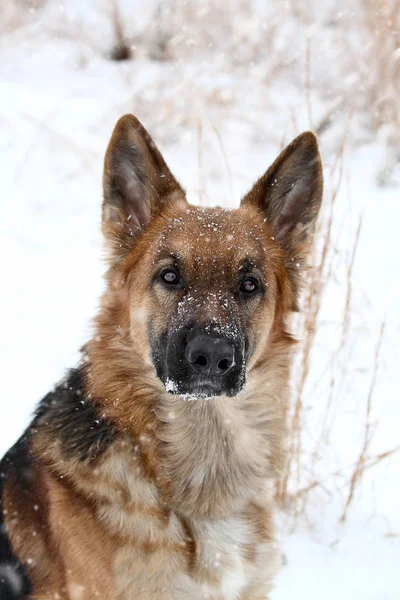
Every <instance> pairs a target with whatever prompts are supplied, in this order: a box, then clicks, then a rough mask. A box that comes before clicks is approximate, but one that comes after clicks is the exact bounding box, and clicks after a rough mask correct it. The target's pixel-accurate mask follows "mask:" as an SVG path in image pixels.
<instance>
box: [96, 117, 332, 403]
mask: <svg viewBox="0 0 400 600" xmlns="http://www.w3.org/2000/svg"><path fill="white" fill-rule="evenodd" d="M321 196H322V169H321V161H320V157H319V152H318V146H317V141H316V139H315V137H314V135H313V134H312V133H303V134H302V135H300V136H299V137H297V138H296V139H295V140H294V141H293V142H292V143H291V144H290V145H289V146H288V147H287V148H286V149H285V150H284V151H283V152H282V153H281V154H280V156H279V157H278V158H277V159H276V161H275V162H274V163H273V165H272V166H271V167H270V168H269V169H268V171H267V172H266V173H265V175H264V176H263V177H261V178H260V179H259V181H258V182H257V183H256V184H255V185H254V187H253V188H252V190H251V191H250V192H249V193H248V194H247V195H246V196H245V197H244V198H243V200H242V202H241V205H240V208H239V209H237V210H224V209H220V208H199V207H195V206H192V205H189V204H188V203H187V201H186V197H185V193H184V191H183V189H182V188H181V186H180V185H179V183H178V182H177V181H176V179H175V178H174V177H173V175H172V174H171V172H170V170H169V168H168V167H167V165H166V163H165V161H164V159H163V158H162V156H161V154H160V152H159V150H158V149H157V147H156V146H155V144H154V142H153V140H152V139H151V137H150V136H149V134H148V133H147V131H146V130H145V129H144V128H143V126H142V125H141V124H140V123H139V122H138V121H137V119H136V118H134V117H133V116H131V115H127V116H125V117H122V118H121V119H120V120H119V122H118V123H117V125H116V127H115V130H114V133H113V135H112V138H111V141H110V144H109V147H108V150H107V153H106V158H105V170H104V203H103V232H104V235H105V237H106V240H107V242H108V246H109V250H110V260H111V269H110V275H109V292H108V298H110V294H112V295H115V294H117V295H118V294H119V295H120V297H121V298H122V301H121V302H120V304H119V312H118V314H117V311H115V314H114V316H113V317H112V318H115V323H114V325H115V329H116V331H117V330H118V332H119V335H123V336H124V339H125V341H127V343H128V346H129V347H130V348H131V350H132V361H133V360H135V359H137V356H138V354H140V355H141V357H142V359H143V360H144V361H145V362H146V363H147V364H152V365H153V366H154V370H155V373H156V374H157V376H158V378H159V379H160V380H161V381H162V382H163V384H164V386H165V388H166V390H167V391H168V392H171V393H174V394H181V395H191V396H194V397H197V398H198V397H208V396H218V395H221V394H224V395H228V396H235V395H236V394H237V393H238V392H239V391H240V390H241V389H242V388H243V386H244V385H245V381H246V374H247V373H248V372H249V371H251V370H252V369H253V368H254V366H255V365H257V363H258V362H259V361H260V360H261V359H262V358H263V357H265V356H266V353H268V346H269V344H270V343H272V341H273V339H274V337H275V338H276V336H279V335H280V336H282V335H284V320H283V319H284V316H285V314H286V313H287V312H288V311H290V310H293V309H295V308H296V301H297V295H298V290H299V282H300V278H301V277H300V274H301V271H302V269H303V268H304V266H305V259H306V255H307V253H308V250H309V248H310V243H311V240H312V234H313V231H314V225H315V220H316V217H317V214H318V211H319V207H320V203H321ZM106 302H107V295H106Z"/></svg>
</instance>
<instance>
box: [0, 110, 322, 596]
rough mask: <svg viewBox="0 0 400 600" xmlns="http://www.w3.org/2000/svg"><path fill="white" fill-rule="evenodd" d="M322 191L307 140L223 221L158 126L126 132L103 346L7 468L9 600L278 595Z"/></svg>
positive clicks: (106, 211)
mask: <svg viewBox="0 0 400 600" xmlns="http://www.w3.org/2000/svg"><path fill="white" fill-rule="evenodd" d="M321 197H322V168H321V161H320V156H319V151H318V145H317V141H316V138H315V136H314V135H313V134H312V133H308V132H306V133H303V134H302V135H300V136H299V137H297V138H296V139H295V140H294V141H293V142H292V143H291V144H290V145H289V146H288V147H287V148H286V149H285V150H284V151H283V152H282V153H281V154H280V156H279V157H278V158H277V159H276V161H275V162H274V163H273V165H272V166H271V167H270V168H269V170H268V171H267V172H266V173H265V175H264V176H263V177H261V178H260V179H259V180H258V181H257V183H256V184H255V185H254V187H253V188H252V190H251V191H250V192H249V193H248V194H247V195H246V196H245V197H244V198H243V199H242V201H241V205H240V208H238V209H236V210H225V209H222V208H204V207H196V206H192V205H190V204H188V202H187V200H186V197H185V192H184V190H183V189H182V187H181V186H180V185H179V183H178V182H177V180H176V179H175V178H174V177H173V175H172V174H171V172H170V170H169V168H168V167H167V165H166V163H165V162H164V159H163V157H162V156H161V154H160V152H159V150H158V149H157V147H156V146H155V144H154V142H153V140H152V139H151V137H150V135H149V134H148V133H147V131H146V130H145V129H144V127H143V126H142V125H141V124H140V123H139V121H138V120H137V119H136V118H135V117H133V116H131V115H126V116H124V117H122V118H121V119H120V120H119V122H118V123H117V125H116V127H115V129H114V132H113V135H112V137H111V141H110V144H109V146H108V150H107V153H106V157H105V167H104V202H103V212H102V229H103V233H104V236H105V240H106V244H107V247H108V251H109V252H108V260H109V270H108V272H107V275H106V279H107V288H106V291H105V293H104V295H103V297H102V302H101V308H100V311H99V314H98V316H97V318H96V320H95V332H94V336H93V338H92V339H91V340H90V341H89V342H88V343H87V345H86V346H85V347H84V349H83V351H82V361H81V364H80V365H79V366H78V367H77V368H76V369H73V370H72V371H70V372H69V374H68V375H67V377H66V378H65V380H64V381H62V382H61V383H59V384H58V385H57V387H56V388H55V389H54V390H53V391H52V392H50V393H49V394H48V395H47V396H46V397H45V398H44V399H43V400H42V401H41V403H40V405H39V407H38V409H37V411H36V414H35V416H34V418H33V421H32V423H31V425H30V426H29V427H28V429H27V431H26V432H25V433H24V435H23V436H22V438H21V439H20V440H19V441H18V442H17V443H16V445H15V446H14V447H13V448H12V449H11V450H10V451H9V452H8V454H7V455H6V456H5V457H4V458H3V461H2V462H1V467H0V474H1V493H0V497H1V504H2V507H1V508H2V510H1V511H0V514H1V515H2V523H1V525H2V528H1V534H0V598H1V600H12V599H13V600H16V599H22V598H29V599H35V600H55V599H63V600H95V599H96V598H100V599H101V600H148V599H153V600H203V599H206V598H208V599H210V600H260V599H261V598H266V597H267V595H268V593H269V591H270V589H271V585H272V581H273V579H274V575H275V573H276V571H277V568H278V566H279V563H280V553H279V551H278V548H277V545H276V542H275V537H274V528H273V523H272V509H273V487H274V486H273V481H274V479H276V478H277V477H279V474H280V472H281V468H282V464H283V461H284V459H285V442H284V433H285V413H286V409H287V401H288V388H289V383H288V382H289V375H290V363H291V355H292V354H293V352H292V349H293V347H294V344H293V338H292V337H291V335H290V334H289V333H288V332H287V320H288V317H289V315H290V314H291V312H292V311H294V310H296V309H297V306H298V295H299V288H300V285H301V279H302V274H303V272H304V271H305V268H306V258H307V254H308V252H309V249H310V245H311V241H312V236H313V232H314V229H315V227H314V225H315V220H316V217H317V214H318V211H319V208H320V204H321Z"/></svg>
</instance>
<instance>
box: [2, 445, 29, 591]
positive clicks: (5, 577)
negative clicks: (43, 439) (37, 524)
mask: <svg viewBox="0 0 400 600" xmlns="http://www.w3.org/2000/svg"><path fill="white" fill-rule="evenodd" d="M14 474H15V475H16V476H17V480H18V481H19V483H20V484H21V485H23V486H25V487H26V484H27V483H28V482H27V479H28V480H29V458H28V447H27V437H26V436H25V435H24V436H23V437H22V438H21V439H20V440H19V441H18V442H17V443H16V444H15V446H13V447H12V448H11V450H9V451H8V452H7V454H6V455H5V456H4V458H3V459H2V461H1V462H0V599H1V600H23V599H26V598H28V594H29V593H30V591H31V589H30V588H31V586H30V582H29V579H28V576H27V574H26V571H25V569H24V567H23V565H22V564H21V563H20V561H19V560H18V559H17V557H16V556H15V555H14V553H13V550H12V547H11V542H10V539H9V537H8V535H7V531H6V528H5V524H4V515H3V493H4V489H5V485H6V482H7V479H8V477H9V476H10V475H14Z"/></svg>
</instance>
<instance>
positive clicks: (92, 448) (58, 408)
mask: <svg viewBox="0 0 400 600" xmlns="http://www.w3.org/2000/svg"><path fill="white" fill-rule="evenodd" d="M38 429H40V430H45V431H46V437H47V438H49V437H50V438H52V439H53V440H56V439H57V440H58V441H59V444H60V448H61V452H62V455H63V458H64V459H66V460H70V459H78V460H80V461H83V460H88V459H89V460H90V459H92V458H95V457H97V456H98V455H99V454H101V453H102V452H104V451H105V450H106V449H107V448H108V447H109V445H110V444H111V443H112V442H113V440H114V434H113V428H112V426H111V424H110V423H109V421H107V420H106V419H105V418H104V416H101V415H99V414H98V412H97V410H96V406H95V404H94V402H93V401H92V399H91V397H90V395H88V394H87V393H86V384H85V371H84V368H83V367H80V368H78V369H72V370H71V371H70V372H69V374H68V375H67V377H66V378H65V379H64V380H63V381H61V382H60V383H59V384H58V385H57V386H56V387H55V388H54V390H53V391H51V392H49V393H48V394H47V395H46V396H45V397H44V398H43V400H42V401H41V402H40V404H39V407H38V409H37V411H36V415H35V418H34V421H33V423H32V430H33V431H34V432H36V430H38Z"/></svg>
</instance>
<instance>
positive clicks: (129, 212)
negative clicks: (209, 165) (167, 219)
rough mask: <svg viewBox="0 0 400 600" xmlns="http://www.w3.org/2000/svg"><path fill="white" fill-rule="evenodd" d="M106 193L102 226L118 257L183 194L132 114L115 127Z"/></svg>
mask: <svg viewBox="0 0 400 600" xmlns="http://www.w3.org/2000/svg"><path fill="white" fill-rule="evenodd" d="M177 192H178V194H177ZM103 194H104V200H103V216H102V229H103V233H104V236H105V237H106V240H107V242H108V243H109V244H110V247H111V251H112V253H113V255H114V256H116V257H121V256H123V255H124V254H125V252H126V251H129V249H130V248H131V247H132V243H133V242H134V240H135V238H136V237H137V235H138V234H139V233H140V232H141V231H142V230H143V229H144V228H145V226H146V225H147V223H148V222H149V220H150V219H151V217H152V216H153V215H155V214H156V213H157V212H158V211H159V210H160V209H162V208H163V207H164V206H165V204H166V203H168V202H171V201H173V200H174V199H176V198H177V197H178V196H179V197H181V198H183V197H184V192H183V190H182V188H181V187H180V185H179V183H178V182H177V181H176V179H175V178H174V177H173V175H172V173H171V171H170V170H169V168H168V166H167V164H166V163H165V161H164V159H163V157H162V156H161V153H160V151H159V150H158V148H157V147H156V145H155V143H154V142H153V140H152V139H151V137H150V135H149V134H148V133H147V131H146V129H145V128H144V127H143V125H142V124H141V123H140V122H139V121H138V120H137V119H136V117H134V116H133V115H125V116H123V117H121V118H120V120H119V121H118V123H117V124H116V126H115V128H114V131H113V134H112V136H111V140H110V143H109V145H108V148H107V152H106V156H105V160H104V175H103Z"/></svg>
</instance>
